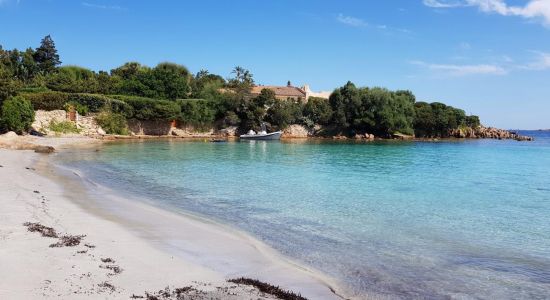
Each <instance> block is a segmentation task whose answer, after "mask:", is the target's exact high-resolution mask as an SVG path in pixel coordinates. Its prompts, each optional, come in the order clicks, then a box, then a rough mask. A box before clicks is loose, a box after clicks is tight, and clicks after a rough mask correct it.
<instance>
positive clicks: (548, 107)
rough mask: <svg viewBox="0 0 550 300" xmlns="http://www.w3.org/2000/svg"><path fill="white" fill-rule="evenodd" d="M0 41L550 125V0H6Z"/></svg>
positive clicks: (522, 124)
mask: <svg viewBox="0 0 550 300" xmlns="http://www.w3.org/2000/svg"><path fill="white" fill-rule="evenodd" d="M0 28H1V30H0V45H2V46H3V47H4V48H6V49H11V48H19V49H24V48H26V47H28V46H32V47H36V46H37V45H38V43H39V41H40V39H41V38H42V37H43V36H45V35H47V34H51V35H52V37H53V39H54V41H55V42H56V45H57V48H58V50H59V52H60V55H61V58H62V61H63V64H76V65H81V66H84V67H88V68H91V69H94V70H110V69H112V68H114V67H117V66H119V65H121V64H123V63H124V62H126V61H139V62H141V63H143V64H146V65H150V66H154V65H155V64H157V63H158V62H162V61H173V62H177V63H180V64H183V65H185V66H187V67H188V68H189V69H190V70H191V71H192V72H197V71H199V70H200V69H208V70H209V71H210V72H212V73H217V74H220V75H222V76H224V77H228V76H229V75H230V71H231V69H232V68H233V67H234V66H236V65H240V66H243V67H245V68H248V69H250V70H251V71H252V73H253V74H254V77H255V79H256V82H257V83H260V84H281V85H283V84H286V82H287V80H291V81H292V82H293V83H294V84H295V85H302V84H305V83H308V84H309V85H310V86H311V88H312V89H313V90H316V91H320V90H332V89H334V88H336V87H338V86H341V85H343V84H345V82H346V81H348V80H351V81H353V82H354V83H356V84H357V85H359V86H383V87H387V88H390V89H410V90H412V91H413V92H414V93H415V94H416V96H417V98H418V100H424V101H441V102H444V103H447V104H450V105H453V106H457V107H461V108H463V109H465V110H466V112H467V113H471V114H477V115H479V116H480V117H481V119H482V121H483V123H484V124H486V125H490V126H497V127H502V128H550V0H523V1H520V0H515V1H514V0H446V1H445V0H384V1H374V0H370V1H369V0H357V1H348V0H340V1H320V0H316V1H314V0H277V1H276V0H263V1H261V0H234V1H217V0H201V1H152V0H148V1H138V0H132V1H130V0H127V1H122V0H120V1H108V0H86V1H78V0H72V1H62V0H35V1H32V0H0Z"/></svg>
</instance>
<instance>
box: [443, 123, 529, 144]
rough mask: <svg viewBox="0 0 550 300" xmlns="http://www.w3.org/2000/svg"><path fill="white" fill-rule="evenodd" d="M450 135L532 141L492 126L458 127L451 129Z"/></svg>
mask: <svg viewBox="0 0 550 300" xmlns="http://www.w3.org/2000/svg"><path fill="white" fill-rule="evenodd" d="M450 136H452V137H455V138H474V139H475V138H480V139H498V140H505V139H513V140H516V141H532V140H533V138H532V137H529V136H523V135H520V134H518V133H517V132H513V131H509V130H504V129H498V128H494V127H484V126H479V127H477V128H458V129H453V130H451V132H450Z"/></svg>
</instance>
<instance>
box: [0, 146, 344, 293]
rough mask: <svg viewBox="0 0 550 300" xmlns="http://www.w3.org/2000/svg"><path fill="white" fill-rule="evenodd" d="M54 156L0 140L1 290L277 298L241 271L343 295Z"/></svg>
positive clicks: (222, 232) (231, 235) (246, 239)
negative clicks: (93, 179) (242, 280)
mask: <svg viewBox="0 0 550 300" xmlns="http://www.w3.org/2000/svg"><path fill="white" fill-rule="evenodd" d="M37 141H38V142H39V143H41V144H42V145H48V146H53V147H55V148H56V149H57V151H59V150H60V149H61V150H62V149H64V148H71V147H74V145H75V144H80V145H82V144H86V145H93V144H94V143H98V141H96V140H92V139H87V138H67V139H63V138H47V139H46V138H43V139H36V138H32V137H27V138H26V140H24V142H25V143H31V144H36V143H37ZM6 144H8V143H6V142H4V148H6ZM11 144H13V141H12V142H11ZM11 148H13V147H11ZM52 155H55V154H41V153H35V152H34V151H32V150H13V149H0V182H2V188H1V189H0V205H1V207H2V210H1V211H2V213H1V217H0V265H1V266H2V268H0V277H1V278H2V280H1V281H0V298H1V299H42V298H55V299H130V298H131V297H134V298H136V299H139V298H146V297H147V294H146V293H149V294H151V295H154V294H155V293H156V295H164V296H170V297H172V298H173V299H176V297H177V296H178V295H186V297H188V298H189V299H212V298H213V299H277V297H275V296H273V295H270V294H267V293H264V292H261V291H260V290H259V289H258V288H255V287H253V286H250V285H243V284H235V283H231V282H228V281H227V280H228V279H231V278H239V277H247V278H254V279H259V280H261V281H265V282H268V283H270V284H273V285H275V286H280V287H281V288H282V289H284V290H290V291H293V292H296V293H299V294H301V295H302V296H304V297H306V298H309V299H340V297H338V296H336V295H335V294H334V293H333V292H332V291H331V288H330V286H334V284H332V283H331V281H330V279H328V278H324V277H323V276H321V275H319V274H317V273H316V272H313V271H311V270H307V269H305V268H303V267H301V266H299V265H297V264H295V263H293V262H291V261H289V260H287V259H285V258H283V257H281V256H280V255H279V254H278V253H276V252H275V251H273V250H272V249H270V248H269V247H267V246H266V245H264V244H263V243H261V242H258V241H256V240H254V239H253V238H251V237H250V236H248V235H246V234H244V233H241V232H238V231H236V230H232V229H228V228H225V227H224V226H220V225H219V224H215V223H213V222H210V221H208V220H202V219H200V218H197V217H194V216H186V215H183V214H179V213H172V212H169V211H166V210H163V209H160V208H156V207H152V206H149V205H146V204H143V203H141V202H136V201H132V199H124V197H120V196H117V195H116V194H115V193H112V191H109V190H107V189H105V188H103V187H98V186H95V187H94V186H93V183H90V182H86V180H85V178H82V177H81V176H79V174H76V173H71V172H70V171H69V170H66V172H64V171H60V170H58V169H56V168H54V167H53V166H52V165H51V163H50V160H51V156H52ZM166 288H168V290H166ZM160 290H162V293H160V294H159V291H160ZM188 298H186V299H188ZM163 299H164V298H163ZM166 299H171V298H166Z"/></svg>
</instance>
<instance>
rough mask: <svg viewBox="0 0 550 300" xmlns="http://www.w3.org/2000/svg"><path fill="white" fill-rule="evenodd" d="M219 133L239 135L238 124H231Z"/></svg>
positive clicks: (232, 135)
mask: <svg viewBox="0 0 550 300" xmlns="http://www.w3.org/2000/svg"><path fill="white" fill-rule="evenodd" d="M218 133H219V134H220V135H222V136H225V137H234V136H236V135H237V126H230V127H227V128H224V129H221V130H219V131H218Z"/></svg>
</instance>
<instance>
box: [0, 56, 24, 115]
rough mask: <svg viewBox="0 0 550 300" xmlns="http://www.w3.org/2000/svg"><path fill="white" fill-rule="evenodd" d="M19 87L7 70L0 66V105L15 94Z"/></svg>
mask: <svg viewBox="0 0 550 300" xmlns="http://www.w3.org/2000/svg"><path fill="white" fill-rule="evenodd" d="M20 87H21V83H20V82H19V81H17V80H13V77H12V76H11V74H10V72H9V71H8V70H7V68H6V67H4V66H3V65H1V64H0V105H2V102H3V101H4V100H6V99H7V98H9V97H11V96H14V95H15V94H17V90H18V89H19V88H20Z"/></svg>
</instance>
